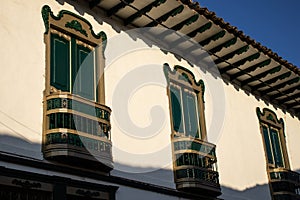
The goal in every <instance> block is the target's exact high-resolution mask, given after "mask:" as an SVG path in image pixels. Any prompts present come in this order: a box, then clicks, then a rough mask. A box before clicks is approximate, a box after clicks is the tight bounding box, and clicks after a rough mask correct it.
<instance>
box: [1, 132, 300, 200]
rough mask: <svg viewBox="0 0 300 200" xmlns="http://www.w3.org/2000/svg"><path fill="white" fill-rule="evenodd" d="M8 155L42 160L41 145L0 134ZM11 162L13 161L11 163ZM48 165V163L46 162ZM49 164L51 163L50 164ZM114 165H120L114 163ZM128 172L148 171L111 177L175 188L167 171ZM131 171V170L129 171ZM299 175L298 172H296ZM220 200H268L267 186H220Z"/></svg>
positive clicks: (134, 169)
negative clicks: (234, 187) (243, 187)
mask: <svg viewBox="0 0 300 200" xmlns="http://www.w3.org/2000/svg"><path fill="white" fill-rule="evenodd" d="M1 153H8V154H15V155H19V156H21V157H27V158H28V157H30V158H34V159H38V160H41V161H42V160H43V157H42V153H41V144H37V143H31V142H28V141H26V140H24V139H22V138H17V137H14V136H10V135H7V134H6V135H5V134H3V133H0V154H1ZM12 162H13V161H12ZM46 162H47V163H49V161H46ZM50 163H51V162H50ZM116 165H120V164H118V163H116ZM125 167H126V168H127V169H129V171H132V172H136V171H148V172H147V173H129V172H122V171H118V170H113V171H112V172H111V176H113V177H121V178H125V179H130V180H135V181H140V182H144V183H150V184H152V185H157V186H163V187H169V188H175V184H174V181H173V180H171V179H172V173H173V171H171V170H167V169H155V168H149V169H146V170H145V169H143V170H141V169H140V168H139V167H135V166H125ZM130 169H131V170H130ZM297 172H298V173H299V172H300V170H297ZM220 198H221V199H225V200H252V199H255V200H268V199H270V194H269V185H268V184H265V185H257V186H255V187H252V188H249V189H246V190H243V191H239V190H235V189H232V188H229V187H225V186H222V195H221V196H220Z"/></svg>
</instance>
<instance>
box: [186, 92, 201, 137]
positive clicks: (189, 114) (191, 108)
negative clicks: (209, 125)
mask: <svg viewBox="0 0 300 200" xmlns="http://www.w3.org/2000/svg"><path fill="white" fill-rule="evenodd" d="M183 102H184V107H183V110H184V120H185V131H186V135H187V136H191V137H193V138H199V131H198V124H199V120H198V115H197V113H198V109H197V104H196V103H197V100H196V96H195V95H192V94H190V93H188V92H183Z"/></svg>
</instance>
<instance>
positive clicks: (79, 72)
mask: <svg viewBox="0 0 300 200" xmlns="http://www.w3.org/2000/svg"><path fill="white" fill-rule="evenodd" d="M73 52H74V51H73ZM76 56H77V59H76V66H73V68H74V69H73V71H72V72H73V75H72V79H73V84H74V86H73V87H74V88H73V93H75V94H78V95H80V96H82V97H84V98H87V99H90V100H94V96H95V95H94V89H95V88H94V87H95V86H94V78H95V77H94V69H95V67H94V53H93V52H91V50H90V49H88V48H86V47H84V46H81V45H76ZM75 81H76V82H75Z"/></svg>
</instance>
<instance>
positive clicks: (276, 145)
mask: <svg viewBox="0 0 300 200" xmlns="http://www.w3.org/2000/svg"><path fill="white" fill-rule="evenodd" d="M270 134H271V140H272V144H273V145H272V147H273V154H274V160H275V165H276V167H284V166H283V156H282V151H281V146H280V139H279V135H278V131H276V130H274V129H270Z"/></svg>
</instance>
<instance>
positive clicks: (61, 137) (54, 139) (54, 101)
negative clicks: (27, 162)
mask: <svg viewBox="0 0 300 200" xmlns="http://www.w3.org/2000/svg"><path fill="white" fill-rule="evenodd" d="M44 103H46V105H45V108H44V109H45V119H44V124H45V125H44V139H43V144H44V145H43V153H44V157H45V158H47V159H54V160H61V161H65V162H70V163H72V164H73V163H79V162H78V161H80V165H82V166H85V165H86V166H93V165H97V164H99V165H100V166H102V168H101V169H100V170H102V171H110V170H111V169H112V167H113V161H112V151H111V146H112V144H111V141H110V113H111V110H110V108H108V107H106V106H104V105H100V104H97V103H95V102H91V101H89V100H86V99H83V98H81V97H78V96H73V95H71V94H67V93H66V94H56V95H50V96H48V97H46V99H45V102H44ZM91 163H93V164H91Z"/></svg>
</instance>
